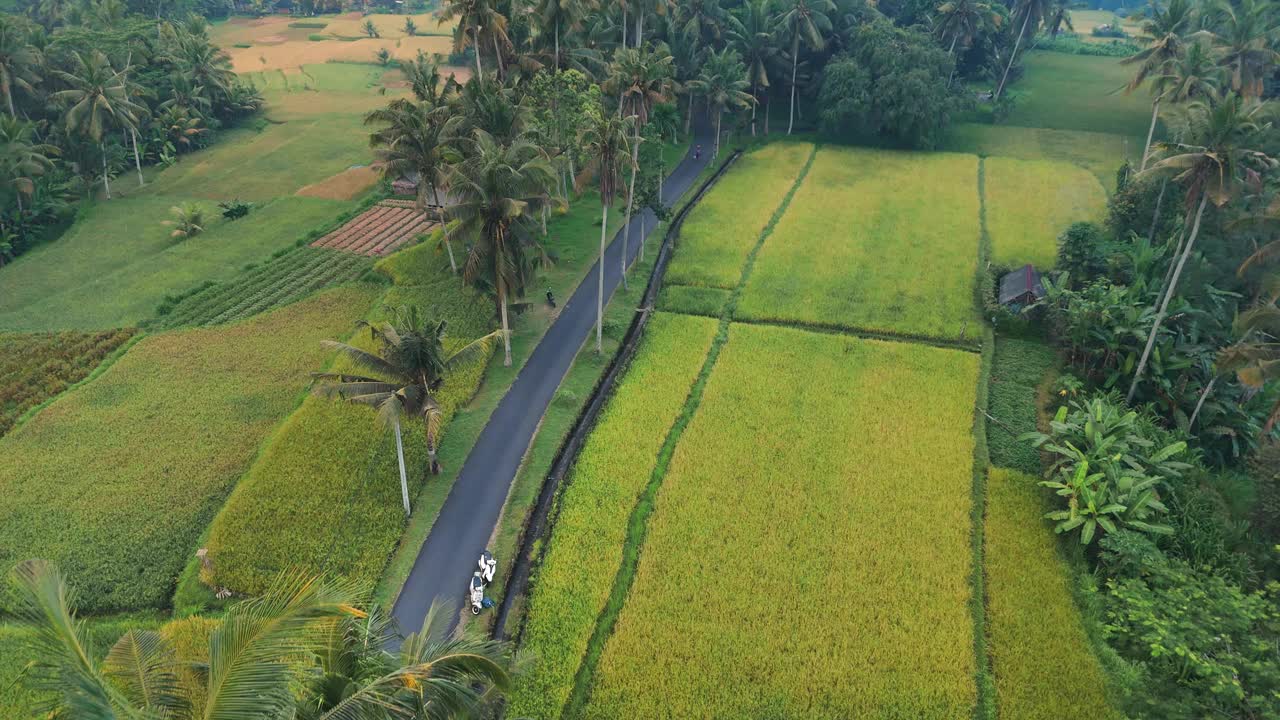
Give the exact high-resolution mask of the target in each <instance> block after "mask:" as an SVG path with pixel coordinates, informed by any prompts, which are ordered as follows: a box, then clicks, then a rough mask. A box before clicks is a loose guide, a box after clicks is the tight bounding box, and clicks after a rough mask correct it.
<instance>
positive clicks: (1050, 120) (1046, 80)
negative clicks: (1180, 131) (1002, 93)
mask: <svg viewBox="0 0 1280 720" xmlns="http://www.w3.org/2000/svg"><path fill="white" fill-rule="evenodd" d="M1023 62H1024V63H1025V65H1026V74H1025V75H1024V76H1023V77H1022V79H1021V80H1019V81H1018V82H1017V83H1015V84H1013V85H1011V86H1010V87H1011V88H1012V89H1013V91H1014V92H1015V93H1016V94H1017V105H1016V106H1015V108H1014V111H1013V113H1012V114H1010V115H1009V117H1008V119H1007V120H1006V121H1005V122H1006V124H1009V125H1020V126H1023V127H1039V128H1054V129H1057V130H1085V131H1089V132H1098V133H1115V134H1117V135H1123V136H1126V137H1131V138H1145V137H1146V135H1147V125H1148V124H1149V123H1150V122H1151V98H1150V97H1148V96H1147V95H1146V93H1145V92H1141V91H1140V92H1136V93H1133V94H1132V95H1125V94H1123V93H1121V92H1119V90H1120V89H1121V88H1123V87H1124V86H1125V84H1127V83H1128V82H1129V79H1130V77H1131V76H1132V74H1133V71H1132V70H1131V69H1130V68H1129V67H1126V66H1124V65H1121V64H1120V59H1119V58H1112V57H1091V56H1086V55H1066V54H1063V53H1055V52H1031V53H1027V55H1026V58H1025V60H1024V61H1023ZM1139 152H1141V150H1139Z"/></svg>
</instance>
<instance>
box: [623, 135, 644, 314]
mask: <svg viewBox="0 0 1280 720" xmlns="http://www.w3.org/2000/svg"><path fill="white" fill-rule="evenodd" d="M639 164H640V123H639V122H637V123H636V126H635V139H634V140H632V141H631V184H630V185H629V186H627V220H626V222H625V223H623V229H622V289H623V290H628V289H630V288H629V287H628V285H627V243H628V242H630V240H631V210H632V208H633V207H635V199H636V168H637V167H638V166H639Z"/></svg>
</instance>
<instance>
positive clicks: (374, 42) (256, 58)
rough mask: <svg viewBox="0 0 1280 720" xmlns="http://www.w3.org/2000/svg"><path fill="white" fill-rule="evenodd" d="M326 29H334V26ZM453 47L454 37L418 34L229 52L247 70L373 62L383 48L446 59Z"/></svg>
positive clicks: (403, 55) (404, 56) (408, 56)
mask: <svg viewBox="0 0 1280 720" xmlns="http://www.w3.org/2000/svg"><path fill="white" fill-rule="evenodd" d="M326 32H332V26H330V28H329V29H327V30H326ZM452 49H453V38H451V37H443V36H437V35H418V36H415V37H400V38H389V37H381V38H361V39H359V40H324V41H320V42H313V41H310V40H289V41H287V42H282V43H279V44H277V45H263V46H254V47H248V48H237V47H232V48H227V54H229V55H230V56H231V69H232V70H235V71H236V72H238V73H247V72H258V71H262V70H278V69H283V68H296V67H298V66H300V65H311V64H316V63H328V62H346V63H373V62H374V61H375V57H376V55H377V53H378V51H379V50H387V51H388V52H390V53H391V55H392V57H394V58H395V59H397V60H412V59H413V58H415V57H417V55H418V51H422V52H424V53H426V54H427V55H439V56H441V57H442V58H443V57H446V56H448V55H449V52H450V51H451V50H452Z"/></svg>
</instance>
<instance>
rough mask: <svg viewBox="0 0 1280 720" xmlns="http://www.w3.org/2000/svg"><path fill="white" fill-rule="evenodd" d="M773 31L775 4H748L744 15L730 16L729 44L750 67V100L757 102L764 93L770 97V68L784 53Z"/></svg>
mask: <svg viewBox="0 0 1280 720" xmlns="http://www.w3.org/2000/svg"><path fill="white" fill-rule="evenodd" d="M773 27H774V18H773V0H747V2H745V3H744V4H743V6H742V11H741V13H739V14H731V15H730V16H729V40H730V42H732V43H733V47H734V48H735V49H737V51H738V52H739V53H740V54H741V55H742V61H743V62H744V63H745V64H746V66H747V79H748V80H750V81H751V97H753V98H756V99H757V100H758V99H759V97H760V92H761V91H763V92H764V94H765V96H766V97H767V96H768V94H769V68H770V67H771V66H772V65H773V63H774V62H775V61H776V60H777V59H778V56H779V54H780V53H781V50H782V48H780V47H778V44H777V38H776V36H775V35H774V33H773ZM756 105H757V103H752V104H751V135H752V136H753V137H754V136H755V134H756Z"/></svg>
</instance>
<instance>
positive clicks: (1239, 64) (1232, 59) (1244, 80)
mask: <svg viewBox="0 0 1280 720" xmlns="http://www.w3.org/2000/svg"><path fill="white" fill-rule="evenodd" d="M1214 11H1215V13H1216V15H1217V17H1218V18H1219V22H1218V29H1217V30H1216V31H1215V32H1212V33H1210V35H1211V37H1212V38H1213V42H1214V45H1215V46H1216V47H1217V49H1218V53H1219V57H1218V62H1220V63H1221V64H1222V65H1223V67H1226V68H1227V69H1228V70H1229V71H1230V73H1231V89H1232V90H1234V91H1235V92H1237V93H1239V94H1241V95H1243V96H1245V97H1251V98H1256V97H1261V96H1262V90H1263V81H1264V80H1265V79H1266V77H1267V76H1268V75H1270V74H1271V72H1272V71H1273V70H1274V69H1275V66H1276V63H1277V62H1280V53H1278V52H1276V50H1275V49H1274V43H1275V40H1274V38H1275V32H1276V27H1275V22H1276V20H1275V9H1274V6H1273V5H1272V4H1271V3H1270V2H1268V1H1267V0H1240V1H1239V2H1238V3H1237V4H1236V5H1232V4H1230V3H1225V2H1223V3H1219V4H1218V5H1216V6H1215V8H1214Z"/></svg>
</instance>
